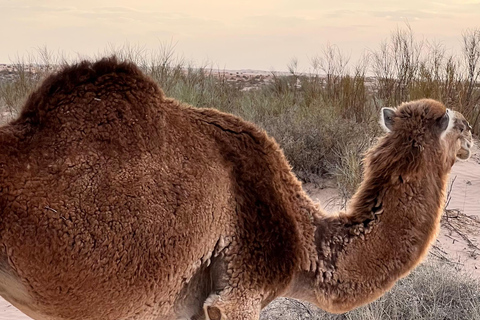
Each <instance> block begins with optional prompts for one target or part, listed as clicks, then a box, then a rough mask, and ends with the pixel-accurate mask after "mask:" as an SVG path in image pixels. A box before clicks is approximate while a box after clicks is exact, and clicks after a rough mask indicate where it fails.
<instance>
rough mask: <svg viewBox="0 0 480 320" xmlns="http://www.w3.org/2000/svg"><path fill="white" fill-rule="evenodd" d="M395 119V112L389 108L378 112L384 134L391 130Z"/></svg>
mask: <svg viewBox="0 0 480 320" xmlns="http://www.w3.org/2000/svg"><path fill="white" fill-rule="evenodd" d="M394 119H395V110H394V109H391V108H382V111H381V112H380V125H381V126H382V128H383V130H385V131H386V132H391V131H392V130H393V123H394Z"/></svg>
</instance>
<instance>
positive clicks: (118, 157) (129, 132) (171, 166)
mask: <svg viewBox="0 0 480 320" xmlns="http://www.w3.org/2000/svg"><path fill="white" fill-rule="evenodd" d="M445 112H446V109H445V107H444V106H443V105H441V104H440V103H438V102H435V101H433V100H421V101H417V102H412V103H409V104H405V105H402V106H400V107H399V108H398V109H397V111H396V117H397V118H396V121H395V128H394V130H393V131H392V132H391V133H389V134H388V135H386V136H385V137H384V138H382V139H381V140H380V141H379V143H378V144H377V145H376V146H375V147H373V148H372V150H370V151H369V154H368V155H367V157H366V160H365V165H366V171H365V179H364V182H363V184H362V186H361V187H360V189H359V191H358V192H357V194H356V195H355V197H354V198H353V199H352V201H351V204H350V206H349V210H348V211H347V212H346V213H340V214H339V215H338V216H335V217H328V216H326V214H325V213H324V212H323V211H322V210H321V209H319V208H318V207H317V206H316V205H314V204H313V203H312V201H311V200H310V199H309V198H308V197H307V196H306V194H305V193H304V192H303V190H302V188H301V184H300V183H299V181H298V180H297V179H296V178H295V176H294V175H293V174H292V172H291V168H290V166H289V165H288V163H287V161H286V159H285V157H284V155H283V153H282V151H281V149H280V148H279V146H278V145H277V144H276V143H275V141H274V140H273V139H271V138H269V137H268V136H267V135H266V134H265V132H263V131H262V130H260V129H258V128H257V127H256V126H254V125H252V124H250V123H248V122H245V121H243V120H242V119H240V118H237V117H234V116H232V115H228V114H224V113H221V112H219V111H216V110H213V109H196V108H193V107H190V106H186V105H181V104H179V103H178V102H176V101H175V100H172V99H168V98H166V97H165V96H164V94H163V93H162V91H161V90H160V89H159V88H158V86H157V85H156V84H155V83H154V82H153V81H152V80H151V79H149V78H148V77H146V76H145V75H143V74H142V72H141V71H140V70H139V69H138V68H137V67H136V66H134V65H133V64H131V63H127V62H118V61H117V60H116V59H115V58H108V59H103V60H100V61H98V62H95V63H91V62H82V63H80V64H78V65H74V66H71V67H66V68H64V70H62V71H61V72H59V73H57V74H55V75H52V76H51V77H49V78H48V79H47V80H46V81H45V82H44V83H43V84H42V86H41V87H40V88H39V89H38V90H36V91H35V92H34V93H33V94H32V95H31V96H30V98H29V99H28V101H27V102H26V105H25V107H24V109H23V111H22V113H21V115H20V117H19V118H18V119H17V120H15V121H14V122H12V123H10V124H9V125H6V126H4V127H1V128H0V244H1V246H0V248H1V250H0V294H1V295H2V296H3V297H4V298H6V299H7V300H9V301H10V302H11V303H12V304H14V305H15V306H17V307H18V308H19V309H20V310H22V311H24V312H25V313H27V314H29V315H30V316H31V317H33V318H34V319H54V320H59V319H71V320H76V319H78V320H80V319H82V320H91V319H104V320H113V319H115V320H116V319H145V320H147V319H178V318H187V319H188V318H192V319H205V318H206V317H208V318H210V319H212V320H213V319H226V318H228V319H230V320H235V319H258V317H259V313H260V310H261V308H263V307H264V306H265V305H266V304H268V303H269V302H270V301H271V300H273V299H274V298H275V297H278V296H280V295H285V296H293V297H297V298H301V299H305V300H309V301H312V302H314V303H316V304H317V305H319V306H320V307H321V308H324V309H326V310H328V311H332V312H342V311H345V310H349V309H351V308H354V307H356V306H359V305H361V304H364V303H367V302H369V301H372V300H373V299H375V298H377V297H378V296H380V295H381V294H382V293H383V292H385V290H388V289H389V288H390V287H391V286H392V285H393V284H394V282H395V281H396V280H398V278H399V277H401V276H404V275H405V274H406V273H408V272H409V271H410V270H411V269H412V268H413V267H414V266H415V265H416V264H417V263H418V262H419V261H420V260H421V258H422V256H423V255H424V254H425V252H426V250H427V248H428V245H429V243H430V242H431V241H432V239H433V238H434V236H435V234H436V232H437V229H438V222H439V218H440V213H441V208H442V206H443V199H444V191H445V187H446V179H447V175H448V173H449V171H450V168H451V166H452V165H453V163H454V161H455V155H456V154H457V153H458V152H459V150H460V149H462V148H465V147H464V146H465V145H466V144H465V143H463V140H465V138H464V136H465V135H464V134H463V133H462V132H460V129H459V126H460V123H459V124H458V125H455V126H454V128H453V129H452V130H451V132H450V133H448V134H447V136H446V137H445V138H444V139H442V138H440V135H441V132H438V130H436V129H435V123H436V121H437V120H438V119H439V118H440V117H442V116H444V114H445ZM462 139H463V140H462ZM470 139H471V135H470ZM459 141H460V142H461V143H459ZM468 148H469V147H468ZM12 283H14V284H16V285H12ZM12 288H13V289H12Z"/></svg>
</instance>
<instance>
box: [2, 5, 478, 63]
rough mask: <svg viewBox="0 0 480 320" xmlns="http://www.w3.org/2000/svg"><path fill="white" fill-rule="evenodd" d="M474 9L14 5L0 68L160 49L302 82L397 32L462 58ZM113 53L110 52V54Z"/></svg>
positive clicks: (6, 20)
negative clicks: (329, 51) (48, 58)
mask: <svg viewBox="0 0 480 320" xmlns="http://www.w3.org/2000/svg"><path fill="white" fill-rule="evenodd" d="M479 14H480V1H477V0H475V1H471V0H458V1H456V0H450V1H448V2H446V3H439V2H434V1H424V2H421V3H417V2H416V1H413V0H408V1H402V2H400V1H395V2H393V3H384V2H383V1H380V0H368V1H363V2H361V3H360V2H355V1H347V2H342V3H334V4H331V3H328V4H327V2H326V1H313V0H300V1H295V2H293V1H280V2H279V1H273V0H267V1H256V2H253V1H251V0H247V1H244V2H243V3H242V4H237V3H228V2H227V3H225V2H224V1H219V0H213V1H209V2H208V4H206V5H205V4H201V3H197V2H195V1H192V0H184V1H177V2H175V3H169V4H168V5H162V4H160V3H157V2H156V1H153V0H140V1H137V2H136V3H135V4H133V5H132V4H131V3H130V2H128V1H125V0H122V1H112V0H107V1H102V2H101V3H98V1H92V0H86V1H83V2H82V3H78V2H73V1H71V0H68V1H59V0H47V1H42V5H37V2H36V1H33V0H19V1H15V2H9V3H3V4H0V26H1V27H2V30H9V31H8V35H7V39H6V41H4V42H5V43H4V45H3V46H2V50H0V63H2V64H11V63H13V62H15V61H18V60H19V59H22V58H23V57H28V56H32V55H33V56H35V54H38V53H35V51H36V48H46V49H47V50H48V51H49V52H50V53H54V54H58V55H60V56H65V57H67V58H68V59H72V58H73V59H77V58H79V57H89V58H91V57H94V56H98V55H102V54H103V55H104V54H105V53H106V52H109V50H111V49H112V48H117V49H118V48H122V47H125V46H129V48H132V49H134V50H137V51H138V52H142V53H143V54H145V55H150V54H152V52H154V51H155V50H158V49H159V48H161V47H163V48H164V49H165V48H169V49H172V50H173V52H174V56H175V58H178V59H183V60H185V61H187V62H189V63H192V64H193V65H195V66H202V65H211V66H213V67H214V68H215V69H220V70H223V69H225V70H232V71H234V70H259V71H279V72H283V71H287V70H288V65H289V64H290V63H291V62H292V61H293V59H297V60H298V71H299V72H308V71H309V68H311V59H312V58H314V57H315V56H318V55H321V54H322V50H324V48H325V47H326V46H328V45H334V46H337V47H338V48H339V49H340V51H341V52H342V53H343V55H344V56H346V57H350V61H351V63H353V64H356V62H357V61H358V60H359V59H360V58H361V57H362V55H363V54H364V53H365V52H368V51H372V50H376V49H378V48H379V47H380V45H381V43H382V41H385V40H386V39H388V38H389V37H390V35H391V33H392V32H394V31H395V30H396V29H397V28H400V29H405V28H407V26H410V27H411V29H412V31H413V33H414V35H415V36H416V39H417V40H421V39H425V40H426V41H428V42H439V43H442V44H443V45H444V47H445V49H446V50H447V51H448V52H451V53H452V54H460V52H461V47H462V43H461V40H462V33H463V32H465V31H467V30H472V29H475V28H478V27H479V26H480V23H479V22H478V16H479ZM109 48H110V49H109Z"/></svg>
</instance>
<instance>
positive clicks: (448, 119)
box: [436, 109, 455, 138]
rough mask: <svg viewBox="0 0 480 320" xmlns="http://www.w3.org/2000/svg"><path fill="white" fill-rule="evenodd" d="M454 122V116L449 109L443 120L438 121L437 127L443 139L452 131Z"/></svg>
mask: <svg viewBox="0 0 480 320" xmlns="http://www.w3.org/2000/svg"><path fill="white" fill-rule="evenodd" d="M454 122H455V117H454V114H453V112H451V111H450V110H449V109H447V112H445V114H444V115H443V116H442V117H441V118H438V119H437V121H436V126H437V129H438V132H440V136H441V137H442V138H443V137H444V136H445V135H446V134H447V132H448V131H450V130H451V129H452V127H453V125H454Z"/></svg>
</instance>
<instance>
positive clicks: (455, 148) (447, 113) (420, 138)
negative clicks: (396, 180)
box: [380, 99, 473, 165]
mask: <svg viewBox="0 0 480 320" xmlns="http://www.w3.org/2000/svg"><path fill="white" fill-rule="evenodd" d="M380 124H381V126H382V127H383V129H384V130H385V131H386V132H387V133H389V134H397V135H400V136H403V138H404V139H406V141H408V142H411V143H412V145H413V146H415V147H417V148H416V149H417V150H418V151H422V150H424V148H425V147H429V146H433V145H436V142H437V141H440V142H441V143H440V145H441V146H443V147H444V149H445V150H446V151H447V153H448V157H449V159H450V160H451V164H452V165H453V162H454V161H455V160H454V159H455V158H456V159H460V160H467V159H468V158H469V157H470V155H471V148H472V146H473V139H472V131H471V129H472V128H471V126H470V124H469V123H468V121H467V120H466V119H465V117H464V116H463V115H462V114H461V113H460V112H457V111H452V110H450V109H447V108H446V107H445V106H444V105H443V104H442V103H440V102H438V101H435V100H431V99H421V100H416V101H411V102H408V103H404V104H402V105H400V106H399V107H398V108H396V109H393V108H382V111H381V117H380ZM432 142H433V145H432Z"/></svg>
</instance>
